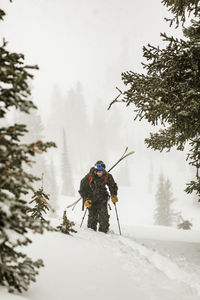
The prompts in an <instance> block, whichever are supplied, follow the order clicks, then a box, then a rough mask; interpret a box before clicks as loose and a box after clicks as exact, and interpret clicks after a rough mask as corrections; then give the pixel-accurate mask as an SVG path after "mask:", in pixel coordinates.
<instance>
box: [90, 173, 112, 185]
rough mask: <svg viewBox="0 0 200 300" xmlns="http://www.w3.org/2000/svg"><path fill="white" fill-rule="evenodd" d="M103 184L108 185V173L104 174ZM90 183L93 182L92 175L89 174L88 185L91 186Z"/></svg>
mask: <svg viewBox="0 0 200 300" xmlns="http://www.w3.org/2000/svg"><path fill="white" fill-rule="evenodd" d="M104 179H105V184H107V183H108V173H107V172H106V176H105V178H104ZM92 182H93V177H92V174H91V172H90V173H89V185H90V186H91V184H92Z"/></svg>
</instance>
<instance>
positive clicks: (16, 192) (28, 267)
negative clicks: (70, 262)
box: [0, 10, 55, 292]
mask: <svg viewBox="0 0 200 300" xmlns="http://www.w3.org/2000/svg"><path fill="white" fill-rule="evenodd" d="M4 15H5V13H4V12H3V11H2V10H0V19H2V17H3V16H4ZM33 69H37V66H27V65H25V64H24V56H23V54H18V53H14V52H10V51H8V50H7V47H6V42H5V41H3V43H2V45H1V46H0V118H5V117H6V115H7V113H8V111H9V109H11V108H16V109H19V110H20V111H23V112H26V113H30V110H31V109H35V108H36V107H35V105H34V104H33V102H32V101H31V100H30V99H29V98H30V95H31V91H30V87H29V81H30V79H32V78H33V75H32V74H31V73H30V72H31V70H33ZM26 132H27V129H26V126H25V125H23V124H14V125H12V126H7V127H6V126H4V127H1V128H0V285H3V286H6V287H7V288H8V290H9V291H10V292H12V291H14V290H17V291H19V292H22V290H27V288H28V285H29V284H30V282H31V281H35V277H36V275H37V273H38V271H37V269H38V268H39V267H41V266H42V265H43V263H42V261H41V260H40V259H39V260H37V261H33V260H32V259H31V258H30V257H28V256H27V255H26V254H25V253H23V252H21V251H22V249H21V247H20V246H22V245H23V246H25V245H27V244H29V243H30V242H31V240H30V239H29V237H28V236H27V232H28V230H29V229H30V230H34V231H35V232H42V223H41V222H38V220H37V221H36V220H34V219H33V218H32V217H30V216H29V215H28V210H29V206H28V203H27V199H26V197H27V195H28V193H29V192H30V191H32V190H33V187H32V184H33V182H34V181H35V180H37V179H38V178H37V177H35V176H33V175H32V174H31V173H28V172H26V171H25V169H24V166H25V165H26V164H27V165H31V164H32V160H33V158H34V157H35V155H36V153H42V152H44V151H47V149H48V148H49V147H52V146H55V144H54V143H51V142H49V143H43V142H42V141H35V142H32V143H31V144H23V143H21V142H20V138H21V137H22V136H23V135H24V134H25V133H26Z"/></svg>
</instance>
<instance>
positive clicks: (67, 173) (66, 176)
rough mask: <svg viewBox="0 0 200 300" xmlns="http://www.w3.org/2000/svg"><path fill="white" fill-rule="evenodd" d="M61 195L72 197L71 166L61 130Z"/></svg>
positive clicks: (64, 137) (64, 136)
mask: <svg viewBox="0 0 200 300" xmlns="http://www.w3.org/2000/svg"><path fill="white" fill-rule="evenodd" d="M61 167H62V180H63V185H62V194H63V195H66V196H74V186H73V180H72V170H71V164H70V161H69V157H68V151H67V143H66V135H65V130H64V129H63V153H62V166H61Z"/></svg>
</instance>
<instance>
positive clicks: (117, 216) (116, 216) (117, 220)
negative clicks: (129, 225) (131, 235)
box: [114, 203, 122, 235]
mask: <svg viewBox="0 0 200 300" xmlns="http://www.w3.org/2000/svg"><path fill="white" fill-rule="evenodd" d="M114 206H115V212H116V217H117V222H118V227H119V233H120V235H121V234H122V233H121V228H120V224H119V216H118V212H117V206H116V203H114Z"/></svg>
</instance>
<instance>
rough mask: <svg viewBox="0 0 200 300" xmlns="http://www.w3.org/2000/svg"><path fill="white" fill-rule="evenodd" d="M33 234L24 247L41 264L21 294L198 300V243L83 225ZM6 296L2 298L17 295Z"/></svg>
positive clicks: (33, 298)
mask: <svg viewBox="0 0 200 300" xmlns="http://www.w3.org/2000/svg"><path fill="white" fill-rule="evenodd" d="M77 229H78V228H77ZM116 232H117V231H116ZM124 232H125V231H124ZM32 238H33V241H34V242H33V243H32V244H31V245H30V246H29V248H28V250H29V251H28V252H29V254H33V256H34V257H33V258H34V259H35V258H38V257H41V258H43V259H44V263H45V268H43V269H41V271H40V272H39V276H38V278H37V281H36V283H34V284H32V285H31V287H30V289H29V291H28V292H27V293H24V297H27V298H26V299H29V300H43V299H48V300H57V299H58V300H66V299H69V300H200V283H199V282H198V280H199V278H200V268H199V264H200V263H199V252H198V251H200V248H199V246H198V244H197V243H196V244H195V243H191V244H189V243H185V242H172V241H170V240H165V241H164V240H163V241H161V240H157V241H155V240H152V239H149V240H147V239H143V240H140V239H139V238H135V237H134V233H133V231H131V234H130V233H125V234H124V235H122V236H120V235H119V234H115V233H114V232H110V233H108V234H104V233H100V232H94V231H93V230H90V229H87V228H83V229H79V230H78V233H77V234H74V236H73V237H71V236H66V235H63V234H60V233H51V232H47V233H45V235H43V236H40V235H33V236H32ZM193 247H194V250H193V252H192V253H191V252H190V250H192V249H193ZM180 249H181V251H180ZM182 250H183V251H182ZM186 252H187V253H188V255H185V253H186ZM194 256H195V257H194ZM9 297H10V298H5V299H2V300H18V299H20V298H17V296H16V298H15V296H13V297H14V298H12V297H11V295H9ZM18 297H19V296H18ZM0 299H1V291H0Z"/></svg>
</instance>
